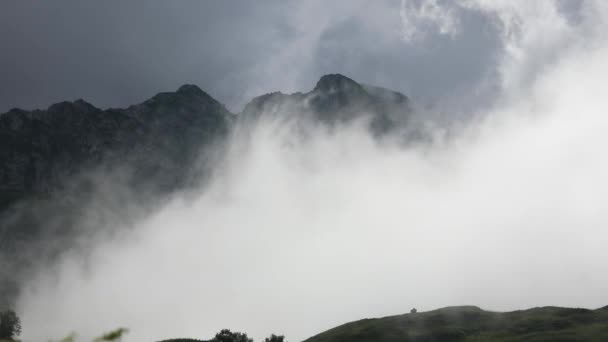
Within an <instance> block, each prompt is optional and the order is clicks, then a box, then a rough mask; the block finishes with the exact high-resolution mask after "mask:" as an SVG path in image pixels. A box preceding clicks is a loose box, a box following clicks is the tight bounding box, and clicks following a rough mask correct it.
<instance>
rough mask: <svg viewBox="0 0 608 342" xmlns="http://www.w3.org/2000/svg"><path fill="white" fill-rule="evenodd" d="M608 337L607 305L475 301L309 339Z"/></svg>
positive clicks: (424, 341) (556, 340)
mask: <svg viewBox="0 0 608 342" xmlns="http://www.w3.org/2000/svg"><path fill="white" fill-rule="evenodd" d="M372 341H373V342H397V341H399V342H407V341H415V342H448V341H465V342H469V341H499V342H512V341H513V342H514V341H531V342H545V341H546V342H548V341H551V342H579V341H608V307H604V308H602V309H597V310H587V309H567V308H558V307H542V308H534V309H529V310H523V311H514V312H505V313H499V312H489V311H484V310H481V309H480V308H478V307H474V306H459V307H447V308H443V309H439V310H434V311H428V312H419V313H413V314H405V315H399V316H390V317H384V318H378V319H364V320H360V321H356V322H351V323H347V324H344V325H342V326H339V327H336V328H333V329H331V330H328V331H326V332H323V333H321V334H319V335H316V336H313V337H311V338H309V339H307V340H306V341H304V342H372Z"/></svg>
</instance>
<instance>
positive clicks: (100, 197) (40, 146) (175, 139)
mask: <svg viewBox="0 0 608 342" xmlns="http://www.w3.org/2000/svg"><path fill="white" fill-rule="evenodd" d="M408 115H409V100H408V99H407V97H405V95H402V94H399V93H396V92H392V91H389V90H386V89H382V88H375V87H370V86H365V85H361V84H358V83H357V82H355V81H353V80H351V79H350V78H347V77H345V76H342V75H326V76H323V77H321V79H320V80H319V81H318V82H317V85H316V86H315V88H314V89H313V90H312V91H310V92H308V93H306V94H302V93H296V94H292V95H284V94H280V93H274V94H269V95H264V96H261V97H258V98H255V99H253V100H252V101H251V102H250V103H249V104H248V105H247V106H246V107H245V109H244V111H243V112H242V113H241V114H240V115H235V114H232V113H230V112H229V111H228V110H226V108H225V107H224V106H223V105H222V104H221V103H220V102H219V101H217V100H215V99H214V98H213V97H211V96H210V95H209V94H207V93H205V92H204V91H202V90H201V89H199V88H198V87H197V86H195V85H184V86H182V87H180V88H179V89H177V90H176V91H174V92H164V93H159V94H157V95H155V96H153V97H152V98H150V99H149V100H146V101H144V102H142V103H140V104H137V105H133V106H130V107H128V108H122V109H120V108H119V109H107V110H102V109H99V108H97V107H95V106H93V105H91V104H89V103H87V102H85V101H83V100H77V101H74V102H61V103H57V104H54V105H52V106H50V107H49V108H48V109H46V110H33V111H25V110H21V109H13V110H11V111H9V112H7V113H4V114H0V261H2V262H3V265H0V266H2V267H0V306H3V305H6V304H5V303H8V302H10V298H13V297H14V296H15V291H16V289H18V287H19V284H20V283H21V282H22V281H23V280H22V276H23V275H24V274H27V273H28V271H29V270H30V269H31V268H32V267H33V266H40V265H41V264H44V263H52V262H53V260H55V259H56V257H57V256H58V255H60V254H61V253H62V251H63V250H65V249H67V248H71V247H73V246H74V241H75V240H76V239H77V238H78V237H79V236H81V235H83V234H84V235H92V234H93V233H95V230H97V229H99V227H103V226H107V225H108V224H107V222H108V220H118V219H123V220H125V219H126V220H131V221H132V220H134V218H132V217H129V215H132V212H138V213H141V212H145V211H143V210H130V209H132V208H136V209H141V208H140V207H147V208H153V207H154V205H155V204H156V203H161V202H162V201H163V199H165V198H167V197H168V195H170V194H172V193H174V192H175V191H180V190H184V189H188V188H190V187H192V186H193V185H195V184H200V183H201V182H202V181H204V179H206V178H207V177H209V175H210V174H211V171H212V170H213V169H214V168H215V166H216V164H217V162H218V160H220V159H221V158H222V155H223V146H224V144H225V143H226V141H227V139H228V138H229V137H230V135H231V132H233V127H234V126H235V124H236V123H239V122H241V123H245V124H244V125H242V126H243V127H245V128H246V129H247V128H248V127H250V126H249V125H248V123H252V122H253V121H256V120H257V119H259V118H260V117H271V116H274V117H278V118H282V119H286V120H289V119H293V118H298V119H301V120H305V121H309V122H318V123H321V124H327V125H330V126H335V125H337V124H339V123H342V122H350V121H352V120H355V119H358V118H362V117H368V118H370V121H371V123H372V128H373V129H375V130H376V131H385V130H387V129H389V128H390V127H391V126H392V125H400V124H401V123H404V122H405V121H406V120H405V119H406V118H407V116H408ZM240 132H242V131H240ZM91 208H94V211H95V213H94V214H95V215H94V218H95V220H92V219H91V217H90V211H89V210H90V209H91ZM149 210H151V209H149ZM87 215H88V216H87ZM115 226H118V225H117V224H115ZM48 241H52V242H53V243H48Z"/></svg>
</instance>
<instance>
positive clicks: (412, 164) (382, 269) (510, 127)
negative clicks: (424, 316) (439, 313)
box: [19, 5, 608, 341]
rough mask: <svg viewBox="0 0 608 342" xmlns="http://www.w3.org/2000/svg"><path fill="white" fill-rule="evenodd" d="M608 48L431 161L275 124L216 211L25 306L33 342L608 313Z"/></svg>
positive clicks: (80, 273)
mask: <svg viewBox="0 0 608 342" xmlns="http://www.w3.org/2000/svg"><path fill="white" fill-rule="evenodd" d="M598 6H600V5H598ZM602 10H605V9H604V8H600V7H598V11H600V14H602V13H605V12H601V11H602ZM598 30H599V29H598ZM560 32H561V31H560ZM597 32H599V31H597ZM583 43H584V44H583ZM559 46H560V48H561V47H562V46H563V44H559ZM607 47H608V45H607V44H606V41H605V40H604V39H603V38H602V37H601V36H597V37H591V38H589V39H586V40H584V41H581V44H576V46H573V47H568V48H564V49H561V50H559V51H558V52H559V56H557V57H555V58H553V60H552V63H551V64H547V65H543V67H542V68H535V69H534V76H533V77H530V78H529V79H528V78H526V77H521V75H519V76H518V77H519V78H521V79H524V80H525V79H528V81H527V83H525V82H524V83H521V82H523V81H521V82H520V81H518V82H516V85H517V86H518V87H522V88H520V89H518V91H515V90H514V89H511V88H509V89H505V92H504V93H505V94H508V96H505V97H504V98H503V99H501V100H499V101H497V103H499V104H498V105H496V107H495V108H494V109H493V110H492V111H490V112H489V113H485V115H484V117H485V118H486V119H484V120H483V121H482V122H478V123H475V124H471V125H470V127H469V128H467V129H465V130H463V131H462V132H460V133H459V134H458V135H457V136H456V137H455V138H450V139H448V140H445V141H443V140H441V139H438V141H437V142H436V143H434V144H432V145H430V146H423V147H405V148H404V147H401V146H398V145H397V144H393V143H391V142H382V143H378V142H377V141H375V140H374V139H373V138H371V137H370V136H369V135H368V134H367V133H366V132H365V130H363V129H361V128H360V127H358V126H356V125H354V126H352V127H347V128H344V129H343V130H340V131H338V132H337V133H335V134H327V133H325V132H321V131H318V132H316V134H315V135H313V136H312V137H310V138H309V140H308V141H306V143H304V144H300V143H294V140H293V137H292V136H291V135H290V134H289V132H288V131H287V128H285V127H281V126H276V125H273V124H269V123H264V124H262V125H261V126H259V127H258V129H256V130H255V131H254V133H253V134H252V137H251V142H250V144H249V146H248V147H247V149H245V150H242V149H240V148H235V149H234V150H232V152H231V153H230V154H229V155H228V157H227V161H226V165H225V166H224V170H222V172H220V173H219V176H218V177H217V178H216V179H215V180H214V182H213V183H212V184H211V185H210V187H209V188H206V189H205V190H204V191H201V194H200V196H199V197H197V198H196V199H194V200H192V199H188V200H186V199H176V200H174V201H172V202H171V203H169V204H168V205H166V206H165V207H164V208H163V209H162V210H160V211H159V212H158V213H156V214H155V215H153V216H152V217H150V218H148V219H147V220H145V221H142V222H139V223H138V224H137V226H136V227H135V228H134V229H132V230H130V233H125V234H122V235H121V236H119V237H117V238H116V239H113V240H111V241H107V240H104V241H100V242H99V244H98V245H97V246H96V247H95V249H94V250H93V251H92V256H91V258H90V259H87V260H86V262H81V260H80V259H79V258H77V257H74V256H72V257H70V256H67V257H66V258H65V259H64V261H63V262H62V263H61V264H60V265H59V266H58V267H57V269H53V270H49V271H48V272H46V273H44V272H43V273H41V274H40V275H39V277H38V278H37V280H36V281H35V282H32V285H31V286H30V287H28V288H27V289H26V291H25V292H24V294H23V295H22V297H21V298H20V303H19V312H21V313H22V318H23V325H24V332H25V336H24V341H43V340H47V339H48V338H50V337H59V336H62V335H65V334H67V333H69V332H70V331H77V332H78V333H79V335H80V336H81V337H82V338H83V340H86V338H88V337H92V336H95V335H98V334H99V333H100V332H101V331H103V330H104V329H110V328H114V327H118V326H127V327H129V328H130V329H131V333H130V335H129V340H130V341H153V340H160V339H163V338H169V337H182V336H191V337H197V338H208V337H211V336H212V335H213V333H215V332H216V331H218V330H220V329H221V328H230V329H234V330H239V331H245V332H247V333H248V334H250V335H252V336H253V337H255V338H256V339H259V338H261V337H263V336H265V335H269V334H270V333H273V332H274V333H281V334H285V335H286V336H287V337H288V339H289V340H290V341H298V340H302V339H304V338H306V337H308V336H310V335H313V334H315V333H318V332H321V331H322V330H325V329H327V328H331V327H333V326H335V325H337V324H340V323H343V322H346V321H349V320H354V319H359V318H364V317H373V316H383V315H390V314H398V313H404V312H407V311H409V309H411V308H412V307H416V308H418V309H419V310H427V309H433V308H437V307H443V306H448V305H458V304H470V305H478V306H481V307H482V308H485V309H493V310H510V309H519V308H527V307H532V306H540V305H561V306H582V307H591V308H595V307H599V306H603V305H606V304H608V294H606V291H605V289H606V288H608V264H607V263H606V262H605V261H606V260H608V249H606V248H605V245H606V242H608V232H607V231H606V227H607V226H608V178H607V177H606V175H607V174H608V154H607V153H606V148H608V135H607V134H606V132H607V131H608V116H607V115H606V113H608V104H607V102H606V96H605V92H604V91H603V89H605V86H606V80H608V64H607V63H606V61H607V60H608V49H607ZM505 60H507V59H505ZM505 63H507V64H508V67H504V65H503V71H504V70H512V68H513V63H514V60H513V59H512V58H511V59H508V61H507V62H505ZM526 63H527V62H526ZM535 63H536V62H535ZM528 67H529V64H526V67H525V68H523V69H521V70H527V69H526V68H528ZM521 70H520V71H521ZM524 84H525V87H524ZM509 86H515V84H511V83H509ZM235 139H236V140H238V137H237V138H235ZM235 144H238V142H235Z"/></svg>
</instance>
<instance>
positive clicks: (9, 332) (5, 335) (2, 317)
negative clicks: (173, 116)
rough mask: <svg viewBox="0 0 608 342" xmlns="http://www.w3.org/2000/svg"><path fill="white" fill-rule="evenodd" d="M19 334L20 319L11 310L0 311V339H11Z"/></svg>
mask: <svg viewBox="0 0 608 342" xmlns="http://www.w3.org/2000/svg"><path fill="white" fill-rule="evenodd" d="M19 334H21V320H20V319H19V317H18V316H17V314H16V313H15V311H13V310H7V311H4V312H1V313H0V339H6V340H12V339H14V338H15V337H17V336H19Z"/></svg>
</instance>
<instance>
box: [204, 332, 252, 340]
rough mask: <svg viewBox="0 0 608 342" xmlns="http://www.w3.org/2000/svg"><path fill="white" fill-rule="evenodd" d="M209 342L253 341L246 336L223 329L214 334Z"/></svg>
mask: <svg viewBox="0 0 608 342" xmlns="http://www.w3.org/2000/svg"><path fill="white" fill-rule="evenodd" d="M211 342H253V339H251V338H249V337H247V334H244V333H240V332H232V331H230V330H228V329H223V330H222V331H220V332H219V333H217V334H215V337H214V338H213V339H212V340H211Z"/></svg>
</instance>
